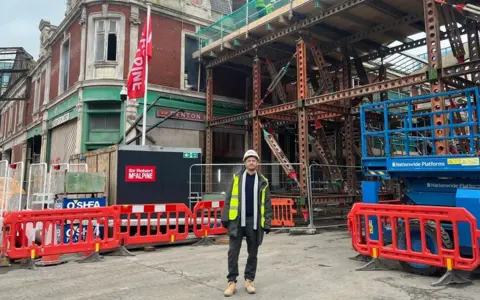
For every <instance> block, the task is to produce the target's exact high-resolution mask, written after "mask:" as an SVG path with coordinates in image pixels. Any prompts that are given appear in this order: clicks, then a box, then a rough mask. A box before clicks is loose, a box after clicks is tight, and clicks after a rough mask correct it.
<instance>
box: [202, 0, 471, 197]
mask: <svg viewBox="0 0 480 300" xmlns="http://www.w3.org/2000/svg"><path fill="white" fill-rule="evenodd" d="M277 2H278V1H277ZM437 2H438V1H435V0H415V1H411V0H348V1H344V0H341V1H322V0H310V1H309V0H289V1H280V2H278V3H281V4H282V5H275V9H273V10H272V9H271V10H270V11H266V12H265V14H264V16H262V17H256V18H253V19H252V17H251V16H250V14H249V7H250V6H248V5H247V6H245V7H243V8H242V11H240V12H238V11H237V12H235V13H234V14H233V15H232V16H236V18H237V19H238V20H236V19H235V18H233V19H235V20H236V21H235V22H234V21H232V18H230V19H229V16H227V17H225V18H224V19H222V20H220V21H219V22H217V23H215V24H213V25H212V26H211V28H206V29H203V30H202V31H200V32H199V33H198V35H199V37H200V38H201V39H202V38H203V40H202V41H201V42H200V44H201V48H200V49H199V50H198V51H197V52H195V53H194V55H193V57H194V58H196V59H199V60H202V61H203V62H205V63H206V66H207V95H206V97H207V115H206V119H207V127H206V164H207V165H208V164H212V163H213V161H212V160H213V157H212V153H213V145H212V141H213V139H212V134H213V128H214V127H222V126H226V125H228V124H230V123H233V122H238V121H242V120H248V123H249V131H250V132H251V134H252V138H253V141H252V147H253V149H255V150H256V151H257V152H258V153H259V154H260V155H261V145H262V124H265V123H269V124H270V123H275V122H278V121H281V122H282V123H279V124H287V125H288V126H292V125H293V126H295V127H296V135H295V139H296V141H297V147H298V149H296V150H297V151H296V154H297V155H296V157H297V160H298V163H300V170H299V172H298V174H297V175H298V176H297V177H296V178H297V180H298V186H299V195H298V196H299V197H298V199H299V203H300V204H302V203H304V202H303V201H302V199H305V197H307V193H308V188H307V181H308V172H309V171H308V169H309V165H310V163H311V160H310V158H309V151H308V149H309V143H312V146H313V147H314V149H315V152H316V153H317V154H319V155H320V156H321V158H320V159H321V161H322V162H323V163H325V165H329V166H326V167H325V169H328V172H329V174H330V176H331V178H335V180H342V181H345V187H346V188H345V191H344V192H343V194H342V195H337V196H336V197H333V198H331V199H334V200H331V199H330V198H329V199H330V200H327V201H324V200H323V199H324V197H325V195H321V194H318V195H312V200H313V202H317V203H331V202H341V203H352V202H354V201H356V200H358V199H359V191H358V189H356V188H355V187H356V186H357V174H356V172H355V166H357V161H358V162H359V160H358V156H359V149H361V148H362V146H361V145H360V141H359V140H360V139H359V127H360V125H359V124H360V120H359V106H360V105H362V104H363V103H371V102H382V101H385V100H387V99H388V98H391V97H392V96H394V95H395V94H398V95H397V96H398V98H403V97H406V96H410V95H412V96H415V95H417V94H418V93H421V94H429V93H431V94H435V93H440V92H442V91H445V90H448V89H452V88H468V87H471V86H475V85H478V84H479V83H480V76H479V75H480V57H479V50H478V49H479V37H478V31H479V29H480V28H479V24H478V23H477V20H475V19H474V18H466V17H465V16H463V15H461V14H459V13H457V12H456V11H455V8H454V7H452V6H447V5H441V4H440V3H437ZM449 2H452V1H449ZM453 2H455V1H453ZM331 3H334V4H331ZM232 16H230V17H232ZM238 16H243V17H238ZM228 22H230V23H232V24H234V25H235V26H233V27H232V26H230V27H228V26H226V25H225V24H227V23H228ZM458 24H460V26H459V25H458ZM441 26H445V30H443V31H441V30H440V27H441ZM212 32H214V33H212ZM207 33H209V34H207ZM421 33H423V34H424V38H416V39H414V38H411V36H413V35H415V34H421ZM462 36H464V37H465V38H466V39H467V40H468V41H467V43H466V44H464V43H462V38H461V37H462ZM443 40H448V41H449V42H450V47H451V50H452V51H451V53H452V55H453V56H454V57H455V58H456V61H455V62H453V63H452V62H451V61H448V60H447V59H446V57H442V53H443V52H444V51H442V48H441V41H443ZM465 45H466V46H467V47H468V49H467V50H468V52H467V51H465ZM425 46H426V53H427V55H426V58H425V59H423V58H419V57H418V56H415V55H411V54H408V53H407V52H405V51H407V50H412V49H416V48H419V47H425ZM467 53H468V59H467ZM292 55H293V56H294V58H295V59H294V61H293V63H290V62H291V60H292ZM444 61H446V62H444ZM223 64H227V65H229V66H230V67H234V66H243V67H244V66H245V65H250V66H251V67H252V79H253V82H252V83H253V93H252V98H253V101H252V107H251V110H250V111H248V112H245V113H242V114H238V115H234V116H228V117H215V116H214V115H213V110H212V107H213V93H214V91H213V80H214V68H215V67H217V66H219V65H223ZM285 66H287V69H282V68H283V67H285ZM276 70H282V72H284V74H282V76H283V78H282V80H278V78H277V77H278V76H277V75H278V73H277V71H276ZM262 76H263V77H268V76H269V77H270V79H271V82H274V81H278V85H275V86H272V84H270V85H268V83H267V84H265V83H266V82H262ZM288 82H296V99H295V101H288V99H287V97H286V94H285V90H284V86H285V84H286V83H288ZM264 86H265V87H266V86H268V88H264ZM265 90H266V92H267V93H268V94H271V95H272V96H270V100H269V98H268V97H262V95H263V94H265V93H264V91H265ZM273 96H276V98H277V99H278V100H280V102H282V103H281V104H278V103H273V100H272V99H273ZM424 104H425V103H424ZM260 105H262V107H260ZM456 105H460V103H452V102H449V101H446V99H443V98H442V97H435V98H432V99H430V100H429V103H428V105H427V106H423V107H420V106H418V107H417V108H416V109H418V110H419V111H420V110H422V109H425V110H429V111H431V112H435V111H442V110H445V108H446V107H452V108H454V107H455V106H456ZM365 117H366V118H367V119H368V120H369V123H368V124H369V126H377V125H376V124H378V123H380V122H381V121H382V120H380V119H379V117H378V115H377V114H375V113H369V114H367V115H366V116H365ZM432 118H433V121H434V124H435V126H439V127H440V128H441V127H442V126H443V125H444V124H447V123H448V122H449V120H447V119H446V118H445V117H444V116H442V115H435V114H432ZM455 118H457V119H458V118H460V117H459V116H455ZM320 121H321V126H319V122H320ZM450 122H451V121H450ZM314 124H316V126H314ZM281 126H284V125H278V126H277V127H281ZM324 128H328V132H327V131H325V130H324ZM327 135H333V136H335V139H334V140H335V145H334V147H331V146H329V143H328V141H327V140H328V136H327ZM445 135H446V133H445V132H444V131H443V130H441V129H437V130H435V131H434V136H435V138H436V141H435V143H434V144H432V146H433V147H435V153H436V154H437V155H448V154H449V153H450V151H451V150H450V149H451V147H448V145H447V142H446V141H445V139H442V137H445ZM272 141H273V140H272ZM267 142H268V141H267ZM275 143H276V142H275ZM377 144H378V143H377V142H375V141H374V142H372V143H371V144H369V145H365V147H366V148H365V149H367V151H369V152H372V151H380V150H379V149H380V148H381V146H378V145H377ZM275 145H276V146H275V147H270V148H271V150H272V151H273V152H274V156H275V157H277V158H278V157H280V158H283V157H285V153H283V150H281V148H280V146H278V149H277V145H278V143H276V144H275ZM460 146H461V147H465V146H466V145H460ZM332 149H335V151H334V150H332ZM338 149H340V151H339V150H338ZM342 150H343V153H344V155H343V153H342ZM334 152H335V153H334ZM338 164H344V165H346V166H347V168H346V171H345V172H341V171H340V170H338V169H337V168H336V167H334V166H335V165H338ZM286 168H287V169H289V168H288V166H287V167H286ZM209 172H210V173H209ZM285 172H288V170H285ZM206 178H207V182H206V191H209V185H210V184H211V182H209V180H211V179H209V178H211V169H210V170H208V168H207V175H206ZM316 198H318V199H317V200H318V201H316ZM329 201H330V202H329Z"/></svg>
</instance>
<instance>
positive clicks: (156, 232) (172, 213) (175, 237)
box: [113, 204, 191, 245]
mask: <svg viewBox="0 0 480 300" xmlns="http://www.w3.org/2000/svg"><path fill="white" fill-rule="evenodd" d="M113 207H114V209H115V210H116V211H118V212H119V214H120V217H119V223H120V224H119V226H121V228H120V232H119V241H120V242H121V244H122V245H141V244H156V243H163V242H171V243H173V242H175V241H182V240H185V239H186V238H187V236H188V227H189V221H190V218H191V211H190V210H189V209H188V207H187V206H186V205H185V204H147V205H123V206H121V205H117V206H113ZM182 228H183V230H182Z"/></svg>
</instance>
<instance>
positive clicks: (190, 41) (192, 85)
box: [182, 34, 207, 92]
mask: <svg viewBox="0 0 480 300" xmlns="http://www.w3.org/2000/svg"><path fill="white" fill-rule="evenodd" d="M184 45H185V46H184V47H185V51H184V57H183V61H184V70H183V71H184V74H185V79H184V78H182V80H184V86H185V89H186V90H194V91H197V90H198V72H199V68H198V67H199V65H200V92H205V83H206V77H207V76H206V75H207V70H206V68H205V66H204V65H203V64H201V63H200V62H199V61H198V59H194V58H192V55H193V53H194V52H195V51H197V50H198V46H199V45H198V39H197V38H196V37H194V36H190V35H188V34H185V44H184Z"/></svg>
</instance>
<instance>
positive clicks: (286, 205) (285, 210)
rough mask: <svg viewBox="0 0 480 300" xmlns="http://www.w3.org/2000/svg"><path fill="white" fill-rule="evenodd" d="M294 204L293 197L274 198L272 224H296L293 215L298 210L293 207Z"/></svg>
mask: <svg viewBox="0 0 480 300" xmlns="http://www.w3.org/2000/svg"><path fill="white" fill-rule="evenodd" d="M293 204H294V202H293V200H292V199H291V198H272V209H273V218H272V226H295V222H294V221H293V216H294V215H295V214H296V213H297V211H296V210H295V209H293Z"/></svg>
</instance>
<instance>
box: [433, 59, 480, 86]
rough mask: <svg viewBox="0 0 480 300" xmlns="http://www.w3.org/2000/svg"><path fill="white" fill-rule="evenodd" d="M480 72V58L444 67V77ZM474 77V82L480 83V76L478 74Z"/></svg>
mask: <svg viewBox="0 0 480 300" xmlns="http://www.w3.org/2000/svg"><path fill="white" fill-rule="evenodd" d="M478 72H480V60H475V61H469V62H466V63H463V64H458V65H455V66H452V67H448V68H444V69H442V78H450V77H457V76H460V75H467V74H471V73H478ZM472 77H474V76H472ZM472 79H473V80H472V81H473V82H474V83H476V84H480V78H478V76H477V77H476V78H472Z"/></svg>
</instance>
